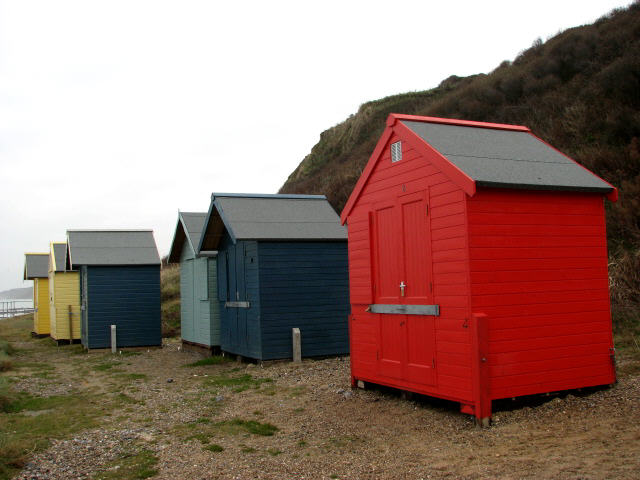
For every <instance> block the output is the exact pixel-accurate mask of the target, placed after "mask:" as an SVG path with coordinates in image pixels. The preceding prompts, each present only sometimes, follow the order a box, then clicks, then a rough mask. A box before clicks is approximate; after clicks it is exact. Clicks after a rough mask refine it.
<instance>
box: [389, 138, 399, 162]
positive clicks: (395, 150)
mask: <svg viewBox="0 0 640 480" xmlns="http://www.w3.org/2000/svg"><path fill="white" fill-rule="evenodd" d="M400 160H402V142H395V143H392V144H391V162H392V163H395V162H399V161H400Z"/></svg>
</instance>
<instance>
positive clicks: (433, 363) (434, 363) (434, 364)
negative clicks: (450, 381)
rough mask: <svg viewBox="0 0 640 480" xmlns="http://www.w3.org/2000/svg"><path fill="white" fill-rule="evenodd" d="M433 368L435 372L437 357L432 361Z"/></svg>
mask: <svg viewBox="0 0 640 480" xmlns="http://www.w3.org/2000/svg"><path fill="white" fill-rule="evenodd" d="M431 366H432V367H433V369H434V370H435V368H436V359H435V357H434V358H432V359H431Z"/></svg>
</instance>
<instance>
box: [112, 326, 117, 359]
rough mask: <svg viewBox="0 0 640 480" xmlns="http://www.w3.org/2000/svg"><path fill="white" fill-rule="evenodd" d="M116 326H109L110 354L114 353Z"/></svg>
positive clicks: (115, 349) (115, 348)
mask: <svg viewBox="0 0 640 480" xmlns="http://www.w3.org/2000/svg"><path fill="white" fill-rule="evenodd" d="M116 351H117V347H116V326H115V325H111V353H116Z"/></svg>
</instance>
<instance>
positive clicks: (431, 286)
mask: <svg viewBox="0 0 640 480" xmlns="http://www.w3.org/2000/svg"><path fill="white" fill-rule="evenodd" d="M429 291H430V292H433V282H429Z"/></svg>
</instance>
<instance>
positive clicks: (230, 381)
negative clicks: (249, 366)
mask: <svg viewBox="0 0 640 480" xmlns="http://www.w3.org/2000/svg"><path fill="white" fill-rule="evenodd" d="M272 381H273V380H272V379H271V378H255V377H252V376H251V375H249V374H248V373H245V374H243V375H238V376H229V375H226V374H223V375H218V376H215V377H208V378H207V380H206V381H205V383H206V384H207V385H211V386H215V387H228V388H231V389H232V391H234V392H236V393H239V392H243V391H245V390H248V389H249V388H260V385H262V384H263V383H269V382H272Z"/></svg>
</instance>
